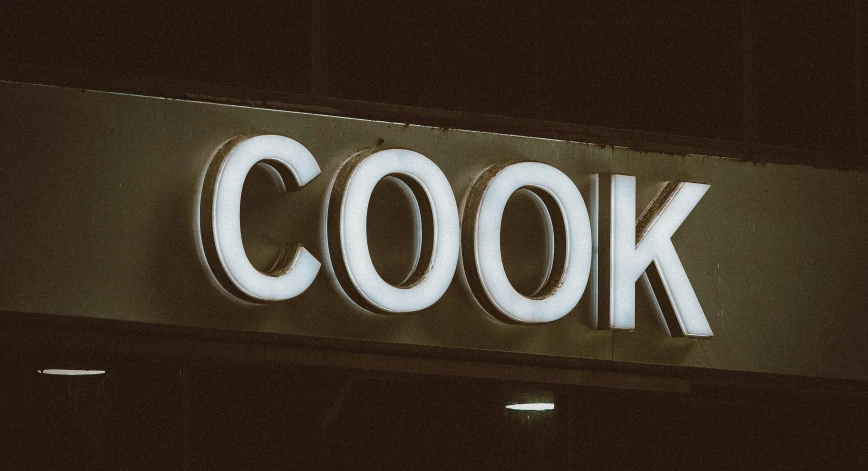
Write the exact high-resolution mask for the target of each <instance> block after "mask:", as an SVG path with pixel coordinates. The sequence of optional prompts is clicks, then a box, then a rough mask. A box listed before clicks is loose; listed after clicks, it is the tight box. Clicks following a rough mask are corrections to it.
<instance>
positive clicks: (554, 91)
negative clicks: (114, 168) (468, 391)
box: [0, 0, 868, 165]
mask: <svg viewBox="0 0 868 471" xmlns="http://www.w3.org/2000/svg"><path fill="white" fill-rule="evenodd" d="M866 11H868V10H866V2H864V1H862V0H814V1H805V0H802V1H798V2H758V1H750V0H743V1H733V0H720V1H691V0H684V1H667V2H625V1H618V0H614V1H606V0H593V1H578V2H574V1H564V0H561V1H543V0H536V1H526V2H513V1H507V0H487V1H483V2H466V1H446V0H440V1H430V2H405V1H396V0H380V1H374V0H348V1H328V0H286V1H283V0H279V1H278V0H266V1H259V2H247V1H242V0H226V1H222V2H213V1H207V0H199V1H197V0H179V1H168V0H158V1H149V2H105V1H94V0H91V1H87V0H44V1H38V2H5V3H4V4H3V6H0V18H3V28H0V61H2V63H3V64H4V65H5V67H6V68H7V69H10V70H11V69H13V68H20V67H21V66H38V67H49V68H51V70H55V71H59V72H56V73H57V74H58V75H63V72H62V71H71V70H75V71H78V72H80V73H84V74H85V75H88V76H94V77H110V76H132V77H137V78H145V77H148V78H156V79H171V80H177V81H180V82H186V83H204V84H212V85H224V86H232V87H243V88H247V89H257V90H268V91H274V92H288V93H300V94H307V95H313V96H323V97H337V98H348V99H353V100H364V101H372V102H381V103H387V104H399V105H410V106H418V107H427V108H436V109H445V110H454V111H470V112H476V113H483V114H496V115H503V116H510V117H518V118H532V119H540V120H549V121H558V122H564V123H576V124H583V125H594V126H603V127H609V128H618V129H627V130H642V131H653V132H660V133H667V134H674V135H682V136H697V137H704V138H711V139H720V140H730V141H742V140H744V141H746V142H752V143H759V144H768V145H775V146H787V147H793V148H802V149H814V150H823V151H832V152H838V153H846V154H854V155H853V156H851V157H850V158H852V159H864V157H865V153H866V144H865V140H866V129H868V127H866V126H868V124H866V123H868V119H866V106H865V101H866V100H865V94H866V92H865V89H866V85H865V83H866V62H868V61H866V60H865V51H866V37H868V35H866V33H865V31H866V30H865V18H866ZM7 75H9V74H8V73H7ZM24 75H25V78H26V75H27V74H26V73H25V74H24ZM20 76H21V75H20V74H16V75H15V77H20ZM37 80H38V79H37ZM175 86H177V87H180V88H183V87H184V85H182V84H176V85H175ZM859 154H861V156H859ZM818 164H820V165H822V162H818Z"/></svg>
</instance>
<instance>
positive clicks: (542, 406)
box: [506, 402, 555, 411]
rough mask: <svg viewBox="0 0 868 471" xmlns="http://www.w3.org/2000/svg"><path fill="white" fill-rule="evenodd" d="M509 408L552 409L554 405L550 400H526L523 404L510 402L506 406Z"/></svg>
mask: <svg viewBox="0 0 868 471" xmlns="http://www.w3.org/2000/svg"><path fill="white" fill-rule="evenodd" d="M506 408H507V409H510V410H533V411H540V410H554V408H555V405H554V404H553V403H551V402H528V403H525V404H510V405H508V406H506Z"/></svg>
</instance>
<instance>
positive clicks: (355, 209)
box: [326, 149, 459, 313]
mask: <svg viewBox="0 0 868 471" xmlns="http://www.w3.org/2000/svg"><path fill="white" fill-rule="evenodd" d="M387 176H391V177H394V178H397V179H399V180H400V181H401V182H403V183H404V184H405V185H407V187H408V188H409V189H410V190H411V191H412V192H413V195H414V196H415V200H416V204H418V205H419V210H420V211H419V214H420V216H421V223H422V224H421V227H419V228H417V229H418V231H419V235H420V236H421V239H422V247H421V250H420V252H419V260H417V262H416V269H415V270H414V271H413V273H412V274H411V275H410V276H409V278H407V280H405V281H404V282H403V283H401V284H400V285H398V286H393V285H391V284H389V283H387V282H386V281H384V280H383V279H382V278H381V277H380V275H379V274H378V273H377V270H376V269H375V268H374V264H373V262H372V261H371V254H370V251H369V250H368V229H367V221H368V203H369V201H370V199H371V193H372V192H373V191H374V187H375V186H376V185H377V182H379V181H380V180H381V179H383V178H385V177H387ZM326 225H327V231H326V232H327V238H328V248H329V253H330V255H329V258H330V259H331V262H332V266H333V268H334V271H335V277H336V278H337V281H338V283H339V284H340V286H341V288H342V289H343V290H344V292H345V293H346V294H347V295H348V296H349V297H350V299H352V300H353V302H355V303H356V304H358V305H359V306H361V307H363V308H365V309H368V310H370V311H373V312H380V313H385V312H390V313H401V312H413V311H419V310H422V309H425V308H427V307H429V306H431V305H432V304H434V303H435V302H437V300H438V299H440V297H441V296H443V293H445V292H446V289H447V288H448V287H449V284H450V283H451V282H452V277H453V276H454V275H455V267H456V265H457V264H458V251H459V250H458V243H459V242H458V240H459V226H458V207H457V205H456V203H455V195H454V194H453V193H452V187H451V186H450V185H449V181H448V180H447V179H446V175H444V174H443V172H442V171H441V170H440V168H439V167H437V165H436V164H435V163H434V162H432V161H431V160H429V159H428V158H427V157H425V156H424V155H422V154H419V153H417V152H413V151H411V150H407V149H387V150H381V151H379V152H374V153H362V154H358V155H355V156H353V157H351V158H350V159H349V160H347V161H346V162H345V163H344V164H343V166H341V168H340V170H338V174H337V176H336V177H335V181H334V184H333V186H332V189H331V194H330V195H329V202H328V214H327V223H326Z"/></svg>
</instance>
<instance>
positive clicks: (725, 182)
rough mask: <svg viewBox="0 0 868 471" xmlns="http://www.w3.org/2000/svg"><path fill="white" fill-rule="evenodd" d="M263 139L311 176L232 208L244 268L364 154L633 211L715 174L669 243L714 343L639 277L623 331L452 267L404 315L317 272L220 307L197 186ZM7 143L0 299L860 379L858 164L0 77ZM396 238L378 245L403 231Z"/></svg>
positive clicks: (19, 307) (865, 193) (297, 223)
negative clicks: (425, 162)
mask: <svg viewBox="0 0 868 471" xmlns="http://www.w3.org/2000/svg"><path fill="white" fill-rule="evenodd" d="M266 133H273V134H282V135H286V136H288V137H291V138H292V139H295V140H297V141H298V142H300V143H301V144H303V145H305V146H306V147H307V148H308V149H309V150H310V151H311V152H312V153H313V155H314V156H315V157H316V158H317V160H318V162H319V164H320V166H321V168H322V174H321V175H320V176H318V177H317V178H316V179H314V180H313V181H312V182H310V183H309V184H308V185H306V186H305V187H304V188H302V189H301V190H300V191H296V192H290V193H280V194H278V193H276V192H273V193H269V192H268V191H265V190H262V192H261V194H260V195H259V196H260V197H261V199H260V200H257V201H258V203H257V204H247V205H244V204H243V205H242V208H246V210H245V211H247V214H246V215H245V216H243V217H242V229H243V230H245V244H246V249H247V251H248V254H249V255H250V258H251V260H253V261H254V264H256V263H259V262H257V260H258V261H261V263H266V262H267V261H268V260H271V259H273V257H274V252H275V251H276V250H279V248H280V247H282V244H281V243H278V242H282V243H301V244H302V245H304V246H305V247H307V248H309V250H310V251H311V253H313V254H314V255H315V256H317V258H321V257H322V245H323V242H322V241H323V234H321V232H320V227H321V225H322V218H323V207H324V204H325V198H326V196H327V194H326V193H327V192H326V189H327V187H328V185H329V183H330V181H331V179H332V178H333V177H334V175H335V174H336V172H337V169H338V167H339V166H340V164H341V163H343V162H344V161H345V160H346V159H347V158H349V157H350V156H351V155H353V154H355V153H357V152H360V151H364V150H366V149H374V148H385V147H406V148H409V149H412V150H414V151H417V152H420V153H422V154H424V155H425V156H427V157H429V158H430V159H432V160H433V161H434V162H436V163H437V164H438V165H439V166H440V167H441V169H442V170H443V171H444V173H445V174H446V176H447V177H448V178H449V181H450V183H451V185H452V187H453V190H454V192H455V195H456V199H458V201H459V204H461V201H462V199H463V197H464V195H465V193H466V191H467V189H468V188H469V186H470V185H471V183H472V182H473V181H474V179H475V178H476V177H477V176H478V175H479V173H480V172H482V171H483V170H484V169H485V168H487V167H489V166H490V165H492V164H494V163H497V162H500V161H507V160H538V161H542V162H545V163H548V164H551V165H554V166H555V167H557V168H558V169H560V170H562V171H563V172H565V173H566V174H567V175H568V176H570V177H571V178H572V179H573V180H574V181H575V182H576V183H577V185H578V186H579V188H580V190H581V191H582V193H583V195H584V196H585V199H586V201H587V200H588V199H589V198H588V191H589V188H590V184H591V182H590V175H591V174H592V173H595V172H616V173H623V174H631V175H636V176H637V178H638V185H639V188H638V193H637V196H638V197H637V199H638V201H637V202H638V205H639V207H640V210H641V208H643V207H644V206H645V205H646V204H647V202H648V201H649V200H650V199H651V198H652V197H653V196H654V195H655V194H656V193H657V191H659V189H660V187H661V185H662V184H663V182H665V181H668V180H685V181H701V182H705V183H709V184H710V185H711V189H710V190H709V192H708V194H707V195H706V196H705V197H704V198H703V200H702V201H701V202H700V204H699V205H698V206H697V207H696V209H695V210H694V211H693V213H691V215H690V216H689V217H688V218H687V220H686V221H685V223H684V224H683V225H682V227H681V228H680V229H679V231H678V232H677V233H676V235H675V237H674V239H673V242H674V244H675V247H676V249H677V250H678V253H679V255H680V257H681V260H682V262H683V263H684V266H685V269H686V271H687V273H688V275H689V276H690V279H691V282H692V283H693V286H694V287H695V289H696V291H697V295H698V297H699V299H700V302H701V303H702V305H703V308H704V309H705V313H706V315H707V316H708V317H709V322H710V324H711V326H712V328H713V330H714V332H715V339H714V340H710V341H706V340H695V339H684V338H669V337H667V336H666V334H665V333H664V328H663V327H662V326H661V325H659V321H658V320H657V319H656V317H655V316H654V315H653V311H652V308H651V305H650V303H649V301H648V300H647V299H646V298H645V297H644V294H643V293H644V291H643V290H642V289H639V290H637V314H636V330H635V331H634V332H615V333H612V332H609V331H597V330H595V329H594V327H593V325H592V324H591V322H590V320H589V316H588V315H587V312H588V311H589V306H588V298H589V296H588V292H587V291H586V294H585V297H584V298H583V300H582V302H581V303H580V304H579V306H578V307H576V309H575V310H574V311H573V312H571V313H570V314H568V315H567V316H566V317H564V318H563V319H560V320H558V321H555V322H553V323H550V324H545V325H539V326H528V325H515V324H506V323H502V322H500V321H498V320H495V319H494V318H492V317H491V316H489V315H488V314H486V313H485V312H484V311H483V310H482V309H481V308H480V307H479V306H478V305H476V304H475V303H474V301H473V298H472V296H471V295H470V294H469V293H468V290H467V288H466V286H465V281H464V279H463V276H462V275H461V274H460V272H461V269H460V267H459V270H458V272H456V276H455V278H454V280H453V283H452V285H451V287H450V288H449V290H448V291H447V292H446V294H445V295H444V297H443V298H442V299H441V300H440V301H439V302H438V303H436V304H435V305H434V306H432V307H431V308H429V309H426V310H424V311H421V312H418V313H413V314H406V315H382V314H371V313H367V312H363V311H361V310H359V309H357V308H354V307H352V306H351V305H349V304H348V303H347V301H346V300H345V298H343V297H342V296H339V295H338V294H337V292H336V289H337V288H336V287H335V286H334V285H333V283H332V282H331V281H330V279H329V277H328V276H327V274H326V273H325V271H321V272H320V274H319V275H318V277H317V279H316V281H315V282H314V284H313V285H312V286H311V287H310V288H309V289H308V290H307V291H306V292H305V293H304V294H302V295H301V296H299V297H297V298H295V299H292V300H289V301H286V302H282V303H276V304H266V305H254V304H251V303H244V302H241V301H236V300H233V299H232V298H230V297H227V296H225V295H224V294H222V293H221V292H220V291H219V290H218V289H217V288H216V287H215V286H214V284H213V282H212V281H211V279H210V278H209V277H208V276H207V274H206V271H205V268H204V264H203V262H202V260H201V259H200V256H199V254H198V251H197V247H196V243H195V240H194V232H193V226H194V221H195V218H196V217H197V214H196V205H195V201H196V196H197V185H198V182H199V181H200V178H201V176H202V172H203V171H204V169H205V167H206V166H207V165H206V164H207V162H208V160H209V158H210V157H211V156H212V155H213V154H214V152H215V151H216V150H217V149H218V148H219V147H220V145H222V144H223V143H225V142H226V141H227V140H228V139H230V138H232V137H234V136H237V135H243V134H266ZM0 136H2V138H0V142H2V145H0V163H2V171H0V220H2V228H3V230H2V231H0V311H20V312H39V313H50V314H62V315H67V316H78V317H91V318H107V319H118V320H135V321H144V322H150V323H155V324H172V325H183V326H194V327H196V326H198V327H210V328H218V329H225V330H229V331H246V332H264V333H277V334H292V335H296V336H309V337H312V338H317V337H320V338H334V339H358V340H373V341H378V342H389V343H394V344H412V345H431V346H437V347H445V348H460V349H479V350H490V351H502V352H521V353H525V354H528V355H535V354H538V355H549V356H552V355H554V356H563V357H575V358H588V359H599V360H615V361H620V362H637V363H655V364H663V365H679V366H694V367H700V368H715V369H723V370H737V371H750V372H762V373H782V374H791V375H803V376H817V377H828V378H843V379H861V380H865V379H868V361H866V360H865V359H866V358H868V342H866V340H865V339H866V338H868V316H865V315H864V306H865V305H866V304H868V303H866V301H868V299H866V298H868V277H866V276H865V268H866V266H868V244H865V242H864V233H865V232H866V229H868V228H866V225H868V175H866V174H863V173H858V172H842V171H834V170H820V169H813V168H809V167H802V166H784V165H774V164H751V163H745V162H739V161H735V160H731V159H720V158H715V157H708V156H699V155H683V156H679V155H664V154H653V153H644V152H637V151H633V150H629V149H625V148H619V147H615V148H612V147H606V146H597V145H593V144H585V143H578V142H567V141H559V140H550V139H538V138H527V137H518V136H508V135H500V134H491V133H483V132H473V131H460V130H446V129H440V128H430V127H424V126H415V125H407V124H400V123H384V122H372V121H364V120H358V119H348V118H338V117H333V116H323V115H313V114H303V113H294V112H286V111H274V110H263V109H253V108H244V107H236V106H226V105H217V104H207V103H195V102H186V101H179V100H166V99H158V98H147V97H139V96H129V95H120V94H111V93H103V92H90V91H79V90H71V89H62V88H53V87H46V86H34V85H22V84H10V83H0ZM245 194H246V193H245ZM380 206H383V205H380ZM387 210H388V208H383V207H379V209H378V208H372V210H371V211H372V212H376V211H387ZM380 219H381V220H382V219H384V218H380ZM386 219H387V218H386ZM519 219H520V218H519ZM519 222H520V221H519ZM389 230H390V229H389V228H382V227H381V228H377V229H376V231H377V232H378V233H379V234H380V235H379V236H377V237H380V238H382V239H384V240H387V239H390V238H395V237H397V236H400V234H398V235H397V236H396V235H395V234H393V233H389ZM396 230H397V229H396ZM369 234H370V229H369ZM369 237H370V236H369ZM398 238H400V237H398ZM381 246H382V244H381ZM376 247H377V244H372V250H383V249H376ZM506 247H508V245H507V246H506ZM373 256H374V258H378V257H388V256H389V254H387V253H374V254H373ZM533 263H536V261H534V262H533ZM530 274H531V275H533V274H534V273H533V272H532V271H531V273H530Z"/></svg>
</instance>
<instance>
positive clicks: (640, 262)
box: [597, 174, 713, 338]
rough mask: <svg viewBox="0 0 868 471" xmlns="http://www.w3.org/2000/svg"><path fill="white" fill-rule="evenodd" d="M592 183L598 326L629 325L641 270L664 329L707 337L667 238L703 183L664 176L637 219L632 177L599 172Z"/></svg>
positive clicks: (699, 308) (696, 303)
mask: <svg viewBox="0 0 868 471" xmlns="http://www.w3.org/2000/svg"><path fill="white" fill-rule="evenodd" d="M598 183H599V206H598V208H597V209H598V226H597V232H598V236H599V238H600V241H599V252H598V257H599V258H598V269H599V275H598V280H599V285H598V289H599V296H598V298H597V300H598V305H597V316H598V318H597V323H598V328H601V329H616V330H632V329H633V328H634V327H635V318H636V312H635V311H636V281H637V280H638V279H639V277H642V276H644V279H643V281H644V284H645V285H646V286H647V287H649V288H650V289H651V294H652V295H653V296H654V298H655V300H656V304H657V306H656V307H657V309H658V311H659V313H660V314H661V316H662V317H663V319H664V321H665V322H666V326H667V327H668V329H669V333H670V335H672V336H674V337H675V336H686V337H701V338H709V337H712V336H713V333H712V331H711V327H710V326H709V324H708V320H707V319H706V318H705V314H704V313H703V312H702V306H700V304H699V300H698V299H697V298H696V293H695V292H694V291H693V287H692V286H691V285H690V280H689V279H688V278H687V273H686V272H685V271H684V267H683V266H682V265H681V260H680V259H679V258H678V254H677V253H676V252H675V246H673V245H672V240H671V238H672V235H673V234H675V231H676V230H677V229H678V227H679V226H680V225H681V223H682V222H684V220H685V219H686V218H687V215H688V214H690V212H691V211H692V210H693V208H694V207H695V206H696V204H697V203H699V200H700V199H701V198H702V196H703V195H704V194H705V192H706V191H708V188H709V185H706V184H702V183H690V182H669V183H668V184H667V185H666V186H665V187H664V188H663V190H661V191H660V193H658V194H657V196H655V197H654V199H653V200H652V201H651V203H650V204H649V205H648V207H647V208H646V209H645V211H644V212H643V213H642V215H641V216H640V217H639V219H638V221H637V220H636V178H635V177H631V176H626V175H611V174H603V175H600V176H599V182H598ZM607 216H608V217H607ZM637 241H638V242H637Z"/></svg>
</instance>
